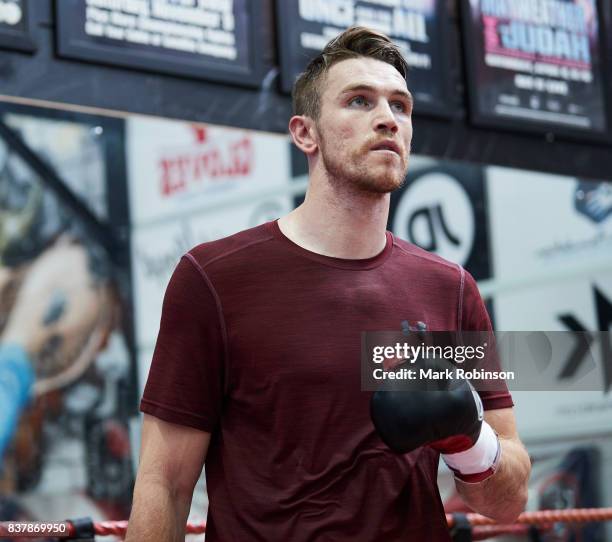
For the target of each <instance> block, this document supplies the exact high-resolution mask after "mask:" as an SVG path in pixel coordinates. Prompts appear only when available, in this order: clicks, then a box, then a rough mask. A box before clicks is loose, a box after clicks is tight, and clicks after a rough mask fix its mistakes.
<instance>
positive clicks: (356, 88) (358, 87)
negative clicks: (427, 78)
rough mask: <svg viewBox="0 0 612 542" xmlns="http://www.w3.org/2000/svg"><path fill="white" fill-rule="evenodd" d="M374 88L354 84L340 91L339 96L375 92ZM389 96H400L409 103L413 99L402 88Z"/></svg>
mask: <svg viewBox="0 0 612 542" xmlns="http://www.w3.org/2000/svg"><path fill="white" fill-rule="evenodd" d="M376 90H377V89H376V88H375V87H373V86H370V85H365V84H361V83H359V84H356V85H351V86H350V87H346V88H344V89H342V91H341V93H340V94H342V95H343V94H351V93H352V92H356V91H363V92H376ZM391 95H393V96H398V95H399V96H402V97H403V98H405V99H406V100H408V101H409V102H410V103H413V101H414V100H413V99H412V94H410V92H408V91H407V90H404V89H403V88H397V89H394V90H392V91H391Z"/></svg>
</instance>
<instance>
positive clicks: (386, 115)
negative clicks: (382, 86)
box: [375, 101, 399, 134]
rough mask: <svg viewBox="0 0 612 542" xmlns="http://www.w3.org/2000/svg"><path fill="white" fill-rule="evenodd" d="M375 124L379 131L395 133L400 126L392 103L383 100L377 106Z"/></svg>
mask: <svg viewBox="0 0 612 542" xmlns="http://www.w3.org/2000/svg"><path fill="white" fill-rule="evenodd" d="M375 126H376V130H377V131H384V132H391V133H393V134H395V133H396V132H397V131H398V129H399V126H398V125H397V120H396V118H395V115H394V114H393V111H392V110H391V107H390V105H389V104H388V103H387V102H385V101H382V102H381V103H380V104H379V106H378V107H377V108H376V117H375Z"/></svg>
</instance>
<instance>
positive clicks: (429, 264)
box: [393, 236, 463, 281]
mask: <svg viewBox="0 0 612 542" xmlns="http://www.w3.org/2000/svg"><path fill="white" fill-rule="evenodd" d="M393 244H394V245H395V247H396V248H397V253H398V256H399V257H400V258H402V259H404V258H406V259H408V260H409V264H410V267H411V268H412V269H414V271H415V272H417V273H423V272H427V273H435V275H436V276H440V277H446V278H448V279H450V280H453V281H456V280H457V279H459V278H460V276H461V275H462V274H463V268H462V267H461V266H460V265H459V264H456V263H454V262H451V261H449V260H446V259H444V258H442V257H441V256H438V255H437V254H434V253H433V252H428V251H427V250H425V249H422V248H421V247H418V246H417V245H414V244H412V243H410V242H408V241H405V240H404V239H400V238H398V237H396V236H393Z"/></svg>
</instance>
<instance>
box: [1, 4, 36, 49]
mask: <svg viewBox="0 0 612 542" xmlns="http://www.w3.org/2000/svg"><path fill="white" fill-rule="evenodd" d="M30 8H31V6H30V5H29V0H2V2H0V48H6V49H15V50H18V51H26V52H33V51H35V50H36V44H35V42H34V39H33V37H32V27H33V25H32V23H31V13H30Z"/></svg>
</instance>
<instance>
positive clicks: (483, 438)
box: [442, 421, 501, 474]
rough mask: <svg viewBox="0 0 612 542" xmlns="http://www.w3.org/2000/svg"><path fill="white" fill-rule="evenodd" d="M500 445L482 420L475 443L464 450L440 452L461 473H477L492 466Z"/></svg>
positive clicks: (491, 430)
mask: <svg viewBox="0 0 612 542" xmlns="http://www.w3.org/2000/svg"><path fill="white" fill-rule="evenodd" d="M500 450H501V446H500V443H499V439H498V438H497V435H496V434H495V431H493V428H492V427H491V426H490V425H489V424H488V423H487V422H485V421H483V422H482V427H481V429H480V436H479V437H478V440H477V441H476V444H474V446H472V447H471V448H470V449H469V450H466V451H465V452H459V453H456V454H442V459H444V462H445V463H446V464H447V465H448V466H449V467H450V468H451V469H452V470H454V471H458V472H460V473H461V474H478V473H481V472H485V471H487V470H489V469H490V468H491V467H493V466H494V465H495V463H496V461H497V459H498V456H499V452H500Z"/></svg>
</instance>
